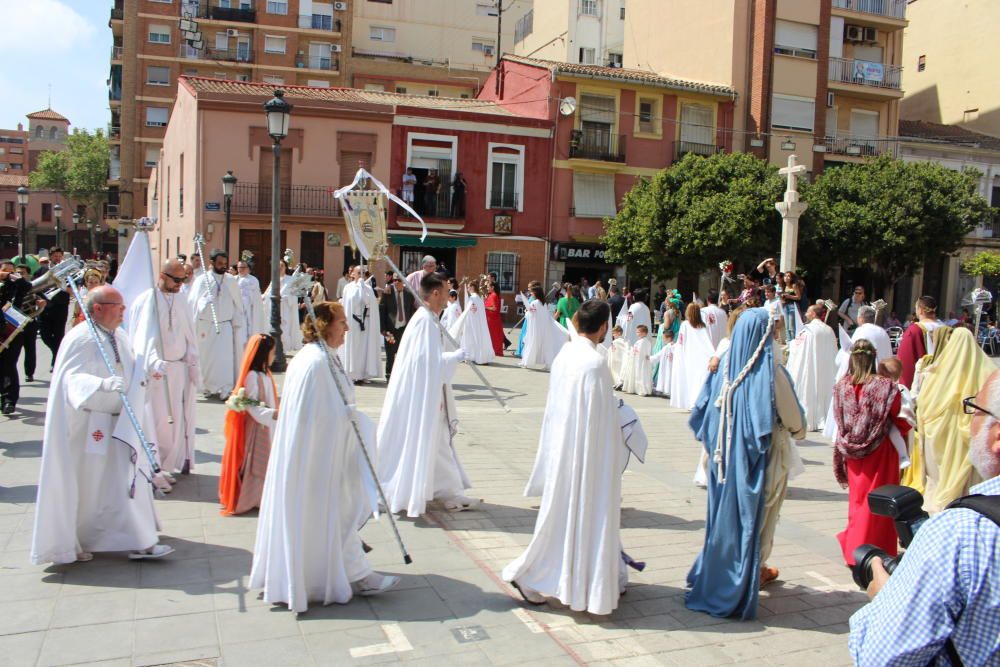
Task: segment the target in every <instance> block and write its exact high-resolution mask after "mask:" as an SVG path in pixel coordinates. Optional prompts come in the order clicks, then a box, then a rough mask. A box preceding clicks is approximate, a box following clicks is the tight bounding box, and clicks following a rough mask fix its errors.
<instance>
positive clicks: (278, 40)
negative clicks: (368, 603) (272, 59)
mask: <svg viewBox="0 0 1000 667" xmlns="http://www.w3.org/2000/svg"><path fill="white" fill-rule="evenodd" d="M287 42H288V38H287V37H278V36H276V35H264V53H284V52H285V47H286V44H287Z"/></svg>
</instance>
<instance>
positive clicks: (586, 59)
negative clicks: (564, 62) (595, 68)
mask: <svg viewBox="0 0 1000 667" xmlns="http://www.w3.org/2000/svg"><path fill="white" fill-rule="evenodd" d="M580 64H581V65H593V64H594V49H585V48H582V47H581V48H580Z"/></svg>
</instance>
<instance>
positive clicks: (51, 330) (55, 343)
mask: <svg viewBox="0 0 1000 667" xmlns="http://www.w3.org/2000/svg"><path fill="white" fill-rule="evenodd" d="M65 323H66V320H65V318H63V323H62V324H61V325H50V324H49V323H48V322H42V323H41V324H40V325H39V327H38V332H39V334H41V336H42V342H43V343H45V347H47V348H49V349H50V350H51V351H52V365H53V366H55V365H56V355H57V354H59V346H60V345H62V339H63V336H65V335H66V324H65Z"/></svg>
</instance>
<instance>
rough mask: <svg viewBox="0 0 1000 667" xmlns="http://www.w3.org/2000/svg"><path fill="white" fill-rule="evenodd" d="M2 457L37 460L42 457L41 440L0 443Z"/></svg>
mask: <svg viewBox="0 0 1000 667" xmlns="http://www.w3.org/2000/svg"><path fill="white" fill-rule="evenodd" d="M0 451H2V452H3V453H2V454H0V456H3V458H6V459H37V458H39V457H40V456H41V455H42V443H41V441H40V440H20V441H18V442H9V443H8V442H4V443H0Z"/></svg>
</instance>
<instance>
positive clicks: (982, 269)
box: [962, 250, 1000, 276]
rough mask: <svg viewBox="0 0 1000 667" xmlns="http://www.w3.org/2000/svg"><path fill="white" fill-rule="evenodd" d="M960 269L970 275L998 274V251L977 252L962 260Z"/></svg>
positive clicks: (999, 254)
mask: <svg viewBox="0 0 1000 667" xmlns="http://www.w3.org/2000/svg"><path fill="white" fill-rule="evenodd" d="M962 270H963V271H965V272H966V273H968V274H969V275H971V276H1000V252H994V251H992V250H984V251H983V252H978V253H976V254H975V255H973V256H972V257H970V258H969V259H967V260H965V261H964V262H962Z"/></svg>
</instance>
